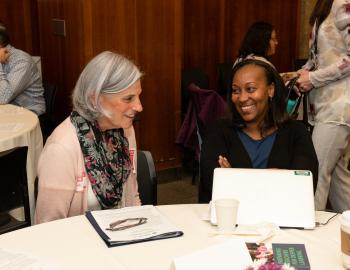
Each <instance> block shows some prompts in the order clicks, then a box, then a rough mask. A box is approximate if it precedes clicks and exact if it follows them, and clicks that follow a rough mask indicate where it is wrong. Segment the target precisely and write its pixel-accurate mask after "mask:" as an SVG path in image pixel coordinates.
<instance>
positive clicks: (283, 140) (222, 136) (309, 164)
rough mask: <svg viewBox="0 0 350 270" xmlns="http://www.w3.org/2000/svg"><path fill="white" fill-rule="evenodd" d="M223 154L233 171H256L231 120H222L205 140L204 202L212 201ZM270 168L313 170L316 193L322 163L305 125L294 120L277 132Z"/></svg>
mask: <svg viewBox="0 0 350 270" xmlns="http://www.w3.org/2000/svg"><path fill="white" fill-rule="evenodd" d="M219 155H222V156H224V157H226V158H227V159H228V161H229V162H230V164H231V166H232V167H233V168H252V162H251V160H250V158H249V155H248V153H247V151H246V150H245V148H244V145H243V144H242V142H241V140H240V139H239V137H238V134H237V132H236V128H235V127H234V126H233V125H232V124H231V122H230V120H228V119H224V120H219V121H217V122H216V123H214V124H213V125H212V126H210V127H208V129H207V131H206V133H205V136H204V138H203V144H202V149H201V158H200V183H199V202H200V203H207V202H209V201H210V200H211V194H212V188H213V171H214V169H215V168H216V167H219V164H218V157H219ZM267 168H277V169H290V170H310V171H311V172H312V174H313V181H314V190H316V185H317V178H318V161H317V156H316V152H315V149H314V146H313V143H312V140H311V136H310V133H309V132H308V130H307V129H306V127H305V126H304V124H302V123H300V122H298V121H294V120H290V121H288V122H287V123H286V124H285V125H284V126H283V127H282V128H280V129H278V130H277V133H276V139H275V142H274V144H273V146H272V149H271V153H270V156H269V159H268V164H267Z"/></svg>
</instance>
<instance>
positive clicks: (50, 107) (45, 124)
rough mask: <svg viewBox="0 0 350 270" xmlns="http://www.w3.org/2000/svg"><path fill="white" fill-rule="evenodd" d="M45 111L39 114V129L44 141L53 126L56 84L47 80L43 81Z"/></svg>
mask: <svg viewBox="0 0 350 270" xmlns="http://www.w3.org/2000/svg"><path fill="white" fill-rule="evenodd" d="M43 86H44V97H45V104H46V112H45V113H44V114H43V115H40V116H39V120H40V126H41V131H42V133H43V137H44V142H45V141H46V139H47V137H48V136H49V135H50V134H51V132H52V131H53V130H54V128H55V118H54V105H55V98H56V93H57V86H56V85H54V84H51V83H48V82H43Z"/></svg>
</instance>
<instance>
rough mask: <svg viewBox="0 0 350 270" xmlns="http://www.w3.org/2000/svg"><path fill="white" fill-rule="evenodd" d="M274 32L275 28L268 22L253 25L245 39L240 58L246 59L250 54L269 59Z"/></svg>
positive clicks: (239, 53) (239, 54) (240, 50)
mask: <svg viewBox="0 0 350 270" xmlns="http://www.w3.org/2000/svg"><path fill="white" fill-rule="evenodd" d="M273 30H274V27H273V26H272V24H270V23H268V22H255V23H253V24H252V25H251V26H250V27H249V29H248V31H247V33H246V34H245V36H244V38H243V41H242V43H241V47H240V48H239V50H238V57H241V58H245V57H247V56H248V55H249V54H254V55H257V56H262V57H265V58H267V51H268V49H269V47H270V39H271V34H272V31H273Z"/></svg>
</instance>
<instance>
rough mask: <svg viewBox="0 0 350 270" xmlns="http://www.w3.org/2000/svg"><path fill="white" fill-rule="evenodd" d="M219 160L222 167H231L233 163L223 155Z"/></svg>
mask: <svg viewBox="0 0 350 270" xmlns="http://www.w3.org/2000/svg"><path fill="white" fill-rule="evenodd" d="M218 162H219V165H220V167H221V168H231V164H230V162H228V160H227V158H225V157H223V156H221V155H220V156H219V159H218Z"/></svg>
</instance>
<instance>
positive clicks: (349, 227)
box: [340, 210, 350, 269]
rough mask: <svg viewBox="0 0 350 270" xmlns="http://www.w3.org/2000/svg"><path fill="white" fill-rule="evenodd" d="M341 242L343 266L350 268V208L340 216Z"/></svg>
mask: <svg viewBox="0 0 350 270" xmlns="http://www.w3.org/2000/svg"><path fill="white" fill-rule="evenodd" d="M340 224H341V227H340V234H341V236H340V242H341V251H342V257H343V266H344V267H345V268H346V269H349V268H350V210H348V211H344V212H343V213H342V215H341V216H340Z"/></svg>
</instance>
